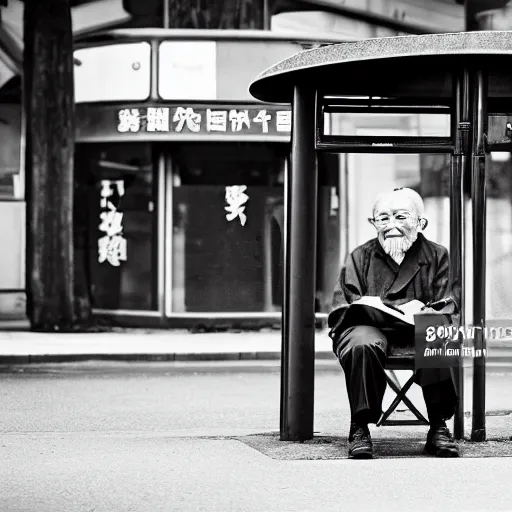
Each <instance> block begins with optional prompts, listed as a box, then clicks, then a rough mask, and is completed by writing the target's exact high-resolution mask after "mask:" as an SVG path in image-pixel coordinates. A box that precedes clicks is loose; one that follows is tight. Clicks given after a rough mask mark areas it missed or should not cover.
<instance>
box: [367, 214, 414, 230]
mask: <svg viewBox="0 0 512 512" xmlns="http://www.w3.org/2000/svg"><path fill="white" fill-rule="evenodd" d="M414 218H415V217H414V216H413V215H411V214H410V213H408V212H400V213H395V214H394V215H391V216H390V215H379V216H378V217H375V218H374V219H371V220H373V222H374V224H375V226H377V227H378V228H382V227H384V226H387V225H388V224H389V223H390V222H391V219H393V220H394V221H395V223H396V224H404V223H405V222H408V221H411V220H413V219H414ZM418 220H419V219H418Z"/></svg>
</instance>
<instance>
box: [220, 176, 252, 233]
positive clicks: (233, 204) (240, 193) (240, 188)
mask: <svg viewBox="0 0 512 512" xmlns="http://www.w3.org/2000/svg"><path fill="white" fill-rule="evenodd" d="M246 190H247V186H246V185H233V186H231V187H226V203H228V206H225V207H224V209H225V210H226V211H227V212H228V213H227V214H226V219H227V220H228V221H232V220H234V219H236V218H237V217H240V224H241V225H242V226H245V223H246V222H247V216H246V215H245V213H244V211H245V206H243V205H244V204H245V203H246V202H247V201H248V199H249V196H248V195H247V194H246V193H245V191H246Z"/></svg>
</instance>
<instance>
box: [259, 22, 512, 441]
mask: <svg viewBox="0 0 512 512" xmlns="http://www.w3.org/2000/svg"><path fill="white" fill-rule="evenodd" d="M511 64H512V32H508V31H506V32H463V33H454V34H435V35H421V36H400V37H389V38H377V39H368V40H362V41H357V42H350V43H341V44H333V45H329V46H323V47H320V48H315V49H312V50H307V51H303V52H300V53H298V54H296V55H294V56H292V57H290V58H288V59H285V60H283V61H281V62H279V63H277V64H276V65H274V66H273V67H271V68H269V69H267V70H265V71H264V72H262V73H261V74H260V75H259V76H258V77H257V78H256V79H255V80H254V81H253V82H252V83H251V85H250V89H249V90H250V92H251V94H252V95H253V96H254V97H255V98H257V99H258V100H261V101H265V102H268V103H288V104H291V105H292V142H291V157H290V165H289V170H288V175H287V176H286V177H285V226H286V228H285V233H284V297H283V317H282V318H283V323H282V359H281V364H282V366H281V425H280V430H281V439H282V440H300V441H303V440H307V439H311V438H312V437H313V419H314V399H313V397H314V368H315V364H314V363H315V361H314V360H315V310H314V301H315V268H316V254H315V252H316V239H317V233H316V226H317V218H316V216H317V190H318V169H317V156H318V153H319V152H331V153H351V152H360V153H420V154H421V153H445V154H448V155H449V158H450V180H449V181H450V187H449V188H450V247H449V252H450V272H451V274H452V276H458V278H459V282H460V285H461V286H460V289H459V290H456V293H457V297H456V298H457V300H458V302H459V304H460V305H461V311H460V322H461V324H462V325H464V324H465V323H466V324H470V325H472V326H473V327H474V328H475V330H474V341H473V342H474V348H475V351H476V352H477V353H480V354H481V355H480V356H479V357H475V358H474V360H473V366H474V371H473V417H472V422H473V423H472V436H471V438H472V440H474V441H483V440H485V435H486V434H485V356H484V354H485V351H484V349H485V348H486V339H485V331H484V327H485V325H486V303H485V288H486V251H485V247H486V159H487V158H488V156H489V153H490V152H491V151H505V152H510V151H511V150H512V145H511V140H510V137H511V132H512V124H511V123H510V120H511V119H512V118H510V116H509V114H511V113H512V66H511ZM361 112H364V113H372V114H374V115H375V116H379V114H396V113H418V114H434V115H436V114H437V115H443V116H449V129H448V131H447V133H441V134H434V135H432V136H431V135H429V136H395V135H391V136H386V137H378V138H376V137H373V136H371V135H369V136H368V135H365V136H360V135H359V136H358V135H357V134H354V133H344V132H343V130H341V131H338V132H336V133H332V132H330V131H329V130H326V122H325V119H326V116H327V115H328V114H330V113H341V114H354V113H361ZM466 202H470V204H471V217H472V219H471V221H472V222H471V229H472V231H471V240H468V241H466V240H465V238H466V237H465V235H464V231H465V230H464V226H465V224H466V222H467V221H468V220H469V219H466V218H465V208H464V205H465V203H466ZM469 243H471V244H472V250H473V258H472V268H468V269H466V268H465V248H466V247H468V245H467V244H469ZM466 272H472V283H473V284H472V290H471V295H472V299H473V300H472V311H466V307H465V301H464V295H465V294H464V293H461V290H463V291H465V283H466V280H465V276H466ZM333 285H334V283H333ZM478 350H480V352H478ZM455 370H456V372H455V373H456V382H457V383H458V392H459V406H458V410H457V413H456V415H455V428H454V434H455V437H456V438H458V439H461V438H462V437H463V435H464V421H463V420H464V407H463V399H462V397H463V378H462V377H463V375H462V373H463V366H462V362H461V364H460V365H459V367H458V368H455Z"/></svg>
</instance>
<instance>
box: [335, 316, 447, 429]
mask: <svg viewBox="0 0 512 512" xmlns="http://www.w3.org/2000/svg"><path fill="white" fill-rule="evenodd" d="M374 320H375V319H374ZM369 323H370V322H369ZM373 323H374V324H375V323H376V322H375V321H374V322H373ZM400 324H402V325H398V324H397V323H395V324H394V325H390V326H389V327H387V328H386V329H381V328H379V327H376V326H375V325H355V326H352V327H348V328H347V329H345V330H344V331H343V332H342V333H341V334H340V335H339V336H337V337H336V336H334V338H333V339H334V351H335V353H336V356H337V357H338V359H339V361H340V364H341V366H342V368H343V371H344V373H345V379H346V384H347V393H348V398H349V402H350V409H351V413H352V419H353V420H354V421H362V422H364V423H377V422H378V421H379V418H380V417H381V415H382V400H383V398H384V392H385V390H386V385H387V382H386V375H385V371H384V368H385V362H386V357H387V352H388V347H389V342H390V339H391V338H395V339H398V340H403V339H407V338H409V339H410V340H412V341H413V340H414V328H413V327H412V326H409V325H407V324H403V323H402V322H400ZM415 382H416V383H417V384H419V385H420V386H421V388H422V391H423V397H424V399H425V404H426V406H427V413H428V417H429V421H430V423H433V422H436V421H441V420H448V419H450V418H451V417H452V416H453V415H454V413H455V407H456V404H457V395H456V391H455V385H454V382H453V379H452V375H451V372H450V369H449V368H432V369H430V368H423V369H421V370H418V371H417V372H416V375H415Z"/></svg>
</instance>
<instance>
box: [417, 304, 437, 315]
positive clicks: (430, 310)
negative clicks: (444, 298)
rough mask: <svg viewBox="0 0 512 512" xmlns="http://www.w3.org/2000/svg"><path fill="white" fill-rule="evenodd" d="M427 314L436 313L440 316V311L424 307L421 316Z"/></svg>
mask: <svg viewBox="0 0 512 512" xmlns="http://www.w3.org/2000/svg"><path fill="white" fill-rule="evenodd" d="M425 313H436V314H439V313H440V311H438V310H437V309H434V308H430V307H428V306H424V307H422V308H421V310H420V312H419V314H420V315H422V314H425Z"/></svg>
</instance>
